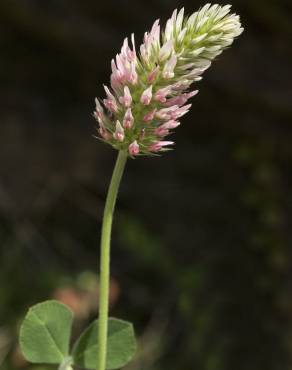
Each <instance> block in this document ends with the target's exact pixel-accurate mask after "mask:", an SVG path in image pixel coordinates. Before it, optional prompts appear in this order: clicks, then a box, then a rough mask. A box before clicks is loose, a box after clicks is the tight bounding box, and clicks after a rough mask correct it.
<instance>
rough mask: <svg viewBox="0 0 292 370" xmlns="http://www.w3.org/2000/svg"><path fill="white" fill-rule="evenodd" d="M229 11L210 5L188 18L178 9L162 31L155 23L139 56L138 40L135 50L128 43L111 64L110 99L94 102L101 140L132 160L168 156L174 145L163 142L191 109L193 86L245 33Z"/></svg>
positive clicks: (145, 39) (107, 90) (132, 40)
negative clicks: (217, 57) (162, 153)
mask: <svg viewBox="0 0 292 370" xmlns="http://www.w3.org/2000/svg"><path fill="white" fill-rule="evenodd" d="M230 8H231V6H230V5H226V6H223V7H222V6H219V5H213V6H211V5H210V4H206V5H205V6H204V7H203V8H201V9H200V10H199V11H198V12H195V13H193V14H192V15H191V16H189V17H184V9H181V10H180V11H179V12H177V10H175V11H174V12H173V14H172V16H171V18H170V19H169V20H168V21H167V23H166V27H165V29H164V31H163V32H161V30H160V25H159V20H157V21H155V22H154V24H153V26H152V29H151V31H150V32H146V33H145V35H144V42H143V44H142V45H141V46H140V50H139V52H138V51H137V50H136V47H135V40H134V35H132V37H131V44H132V47H130V46H129V41H128V39H127V38H126V39H125V40H124V43H123V46H122V49H121V52H120V54H118V55H117V56H116V58H115V59H114V60H112V63H111V68H112V74H111V87H110V88H109V87H107V86H104V89H105V93H106V98H105V99H103V101H102V102H100V101H99V100H98V99H96V110H95V112H94V116H95V118H96V120H97V121H98V133H99V137H100V138H101V139H102V140H103V141H105V142H107V143H109V144H110V145H112V146H113V147H114V148H115V149H117V150H127V151H128V153H129V155H130V156H132V157H134V156H136V155H138V154H143V155H149V154H153V153H158V152H161V151H165V150H167V149H168V146H169V145H171V144H173V141H167V140H165V138H166V136H168V135H169V134H170V133H171V131H172V130H173V129H175V128H176V127H177V126H179V125H180V122H179V120H180V118H181V117H182V116H183V115H184V114H185V113H187V112H188V111H189V109H190V107H191V104H188V100H189V99H190V98H191V97H193V96H194V95H196V94H197V93H198V90H193V91H191V90H190V87H191V85H192V84H193V83H194V82H197V81H200V80H201V79H202V77H201V76H202V74H203V72H204V71H205V70H206V69H207V68H209V66H210V65H211V61H212V60H213V59H214V58H215V57H216V56H217V55H219V54H221V53H222V51H223V50H224V49H225V48H226V47H228V46H229V45H231V44H232V42H233V40H234V38H235V37H237V36H239V35H240V34H241V33H242V31H243V28H241V24H240V19H239V16H238V15H236V14H230Z"/></svg>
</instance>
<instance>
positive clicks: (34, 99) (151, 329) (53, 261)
mask: <svg viewBox="0 0 292 370" xmlns="http://www.w3.org/2000/svg"><path fill="white" fill-rule="evenodd" d="M231 2H232V5H233V10H234V11H235V12H237V13H239V14H240V15H241V18H242V23H243V26H244V27H245V32H244V34H243V35H242V36H240V38H239V39H238V40H237V41H236V42H235V44H234V45H233V46H232V47H231V48H230V50H227V51H226V52H224V53H223V54H222V56H220V57H219V58H218V60H217V61H216V62H215V63H213V65H212V68H211V69H210V70H208V71H207V72H206V73H205V75H204V79H203V81H202V82H200V83H199V84H198V85H197V86H198V88H199V89H200V94H199V95H198V96H197V97H196V98H194V99H193V107H192V110H191V112H190V113H189V114H188V115H186V116H185V117H184V119H183V125H182V126H181V127H179V128H178V129H177V130H176V134H175V140H176V146H175V150H174V151H173V152H169V153H166V154H165V155H163V156H161V157H160V158H139V159H136V160H130V161H129V162H128V164H127V170H126V174H125V176H124V178H123V183H122V187H121V190H120V196H119V201H118V209H117V213H116V218H115V224H114V231H113V241H112V284H111V305H112V310H111V314H112V315H113V316H116V317H120V318H123V319H127V320H130V321H134V323H135V328H136V332H137V335H138V337H139V343H140V349H139V352H138V355H137V357H136V359H135V361H134V362H133V363H131V364H130V365H129V366H128V367H127V370H138V369H139V370H140V369H141V370H165V369H168V370H182V369H183V370H190V369H198V370H235V369H236V370H288V369H291V368H292V260H291V239H292V231H291V227H292V221H291V220H292V190H291V186H292V173H291V165H292V125H291V117H292V104H291V98H292V75H291V62H292V58H291V54H292V48H291V45H292V26H291V19H292V18H291V17H292V4H291V0H265V1H264V0H245V1H244V0H234V1H231ZM202 5H204V3H203V2H200V1H197V0H193V1H188V0H185V1H175V0H155V1H154V0H147V1H137V0H128V1H125V0H121V1H114V0H107V1H97V0H96V1H78V0H70V1H69V0H67V1H66V0H51V1H37V0H22V1H16V0H11V1H9V0H7V1H5V0H4V1H1V2H0V47H1V49H0V50H1V51H0V53H1V54H0V80H1V85H0V99H1V103H0V152H1V155H0V368H1V370H13V369H15V370H18V369H25V370H27V369H38V370H41V369H42V370H43V369H46V368H45V367H32V366H31V365H29V364H27V363H26V362H25V361H24V359H23V358H22V357H21V355H20V353H19V349H18V344H17V333H18V328H19V324H20V322H21V319H22V318H23V315H24V313H25V312H26V310H27V308H28V307H29V306H30V305H32V304H34V303H36V302H39V301H41V300H45V299H51V298H55V299H59V300H61V301H63V302H65V303H67V304H69V305H70V306H71V307H72V309H73V310H74V312H75V315H76V323H75V328H74V335H75V336H76V335H78V334H79V333H80V331H81V330H82V328H83V327H84V326H85V325H87V323H88V322H89V321H90V320H92V319H93V318H94V317H95V315H96V312H97V304H98V302H97V299H96V296H97V289H98V278H97V266H98V249H99V238H100V226H101V217H102V210H103V206H104V201H105V195H106V190H107V186H108V183H109V178H110V175H111V171H112V168H113V164H114V160H115V156H116V152H115V151H114V150H112V149H111V148H110V147H109V146H106V145H104V144H102V143H100V142H98V141H96V140H95V139H94V138H93V136H92V135H93V134H94V127H95V123H94V120H93V118H92V116H91V113H92V111H93V109H94V97H95V96H103V94H104V93H103V88H102V84H103V83H108V80H109V75H110V60H111V58H112V57H113V56H114V55H115V54H116V53H117V52H118V51H119V50H120V47H121V44H122V41H123V39H124V37H125V36H129V35H130V34H131V32H135V35H136V41H137V43H138V44H139V43H140V41H141V39H142V36H143V33H144V31H145V30H147V29H148V30H149V29H150V27H151V25H152V23H153V21H154V20H155V19H157V18H161V20H162V22H164V21H165V20H166V19H167V18H168V17H169V16H170V15H171V13H172V11H173V9H174V8H176V7H181V6H185V8H186V12H187V13H191V12H193V11H195V10H197V9H198V8H199V7H200V6H202Z"/></svg>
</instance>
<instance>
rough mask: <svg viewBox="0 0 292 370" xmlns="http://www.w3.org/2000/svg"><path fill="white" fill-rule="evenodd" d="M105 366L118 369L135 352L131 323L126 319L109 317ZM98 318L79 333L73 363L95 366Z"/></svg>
mask: <svg viewBox="0 0 292 370" xmlns="http://www.w3.org/2000/svg"><path fill="white" fill-rule="evenodd" d="M108 325H109V326H108V346H107V347H108V348H107V364H106V368H107V369H109V370H111V369H119V368H121V367H123V366H125V365H126V364H127V363H128V362H129V361H130V360H131V359H132V358H133V356H134V354H135V352H136V340H135V334H134V329H133V325H132V324H131V323H129V322H127V321H123V320H118V319H113V318H111V319H109V323H108ZM97 330H98V320H96V321H94V322H93V323H92V324H91V325H90V326H89V327H88V328H87V329H86V330H85V331H84V332H83V334H82V335H81V337H80V338H79V339H78V341H77V343H76V344H75V346H74V349H73V353H72V356H73V360H74V364H75V365H78V366H80V367H83V368H86V369H96V367H97Z"/></svg>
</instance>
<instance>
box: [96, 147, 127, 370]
mask: <svg viewBox="0 0 292 370" xmlns="http://www.w3.org/2000/svg"><path fill="white" fill-rule="evenodd" d="M127 156H128V153H127V152H126V151H120V152H119V154H118V157H117V161H116V164H115V168H114V171H113V174H112V178H111V182H110V186H109V189H108V193H107V198H106V203H105V208H104V214H103V221H102V229H101V244H100V283H99V320H98V366H97V370H105V368H106V357H107V332H108V311H109V285H110V241H111V229H112V221H113V213H114V208H115V203H116V199H117V194H118V189H119V185H120V182H121V178H122V175H123V172H124V168H125V164H126V161H127Z"/></svg>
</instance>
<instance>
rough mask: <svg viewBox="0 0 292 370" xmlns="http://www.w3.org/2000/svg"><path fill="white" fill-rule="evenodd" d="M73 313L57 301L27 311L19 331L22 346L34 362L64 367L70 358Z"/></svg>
mask: <svg viewBox="0 0 292 370" xmlns="http://www.w3.org/2000/svg"><path fill="white" fill-rule="evenodd" d="M72 320H73V314H72V312H71V310H70V309H69V308H68V307H67V306H65V305H63V304H61V303H59V302H57V301H46V302H43V303H39V304H37V305H35V306H33V307H32V308H30V310H29V311H28V313H27V315H26V317H25V319H24V321H23V324H22V326H21V329H20V346H21V350H22V353H23V355H24V357H25V358H26V359H27V360H28V361H30V362H32V363H46V364H61V363H62V362H63V361H64V359H65V358H66V357H68V355H69V342H70V335H71V326H72Z"/></svg>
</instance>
